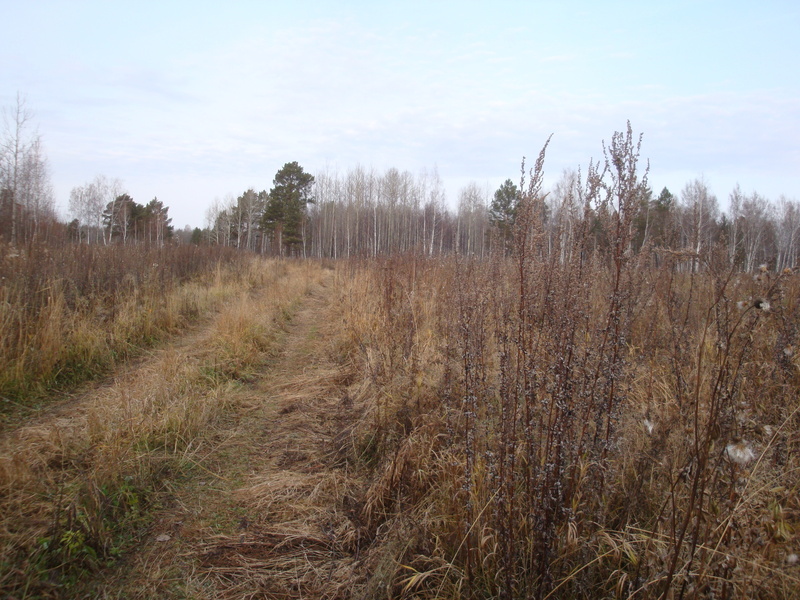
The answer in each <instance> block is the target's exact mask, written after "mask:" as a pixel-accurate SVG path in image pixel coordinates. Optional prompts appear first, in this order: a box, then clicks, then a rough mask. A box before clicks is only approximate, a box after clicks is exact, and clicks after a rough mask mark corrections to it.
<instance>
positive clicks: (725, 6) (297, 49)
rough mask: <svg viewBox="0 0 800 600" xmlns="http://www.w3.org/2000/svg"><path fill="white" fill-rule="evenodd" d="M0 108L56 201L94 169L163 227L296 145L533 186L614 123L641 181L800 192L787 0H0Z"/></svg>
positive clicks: (366, 163)
mask: <svg viewBox="0 0 800 600" xmlns="http://www.w3.org/2000/svg"><path fill="white" fill-rule="evenodd" d="M0 15H2V21H3V23H4V24H3V26H2V33H0V105H2V106H10V105H13V104H14V103H15V102H16V97H17V94H18V93H19V94H20V95H21V96H22V97H24V99H25V100H26V104H27V107H28V108H29V109H30V110H31V111H32V112H33V113H34V116H35V118H34V121H35V123H36V125H37V127H38V132H39V134H40V136H41V138H42V141H43V144H44V149H45V152H46V155H47V158H48V162H49V166H50V171H51V178H52V182H53V186H54V190H55V195H56V203H57V206H58V208H59V209H60V211H61V213H62V215H63V216H64V218H66V217H67V203H68V198H69V193H70V190H71V189H72V188H73V187H75V186H78V185H82V184H85V183H87V182H88V181H90V180H91V179H93V178H94V177H95V176H96V175H99V174H102V175H105V176H107V177H109V178H119V179H121V180H122V182H123V184H124V188H125V190H126V191H127V192H128V193H129V194H130V195H131V196H132V197H133V198H134V200H136V201H137V202H139V203H141V204H145V203H147V202H148V201H149V200H151V199H152V198H153V197H158V199H159V200H161V201H163V202H164V203H165V204H166V205H167V206H169V208H170V215H171V216H172V217H173V224H174V225H175V226H176V227H178V228H181V227H183V226H184V225H190V226H192V227H195V226H199V227H202V226H203V225H204V221H205V214H206V210H207V208H208V206H210V205H211V203H212V202H213V201H214V199H215V198H219V199H222V198H224V197H225V196H227V195H229V194H230V195H233V196H238V195H240V194H241V193H242V192H243V191H245V190H246V189H248V188H250V187H252V188H254V189H256V190H262V189H266V190H269V189H270V187H271V186H272V180H273V178H274V176H275V173H276V171H277V170H278V169H280V168H281V166H283V165H284V164H285V163H287V162H291V161H297V162H299V163H300V164H301V166H303V168H304V169H305V170H306V171H308V172H310V173H312V174H314V173H319V172H322V171H328V172H333V173H337V172H338V173H339V174H341V175H344V174H345V173H346V172H347V171H348V170H349V169H351V168H354V167H356V166H359V165H360V166H363V167H366V168H373V169H375V170H376V171H377V172H379V173H381V172H383V171H385V170H386V169H389V168H397V169H399V170H401V171H406V170H407V171H410V172H411V173H413V174H417V173H420V172H422V171H423V170H427V171H429V172H430V171H431V170H432V169H434V168H435V169H436V170H437V171H438V173H439V176H440V177H441V179H442V181H443V183H444V185H445V187H446V191H447V198H448V201H449V203H450V204H451V205H455V202H456V200H457V197H458V193H459V190H460V189H461V188H462V187H464V186H466V185H467V184H468V183H470V182H473V181H474V182H477V183H478V184H479V185H481V186H485V187H486V188H487V189H488V190H489V191H490V193H491V192H493V190H494V189H496V188H497V187H499V185H500V184H501V183H502V182H503V181H505V180H506V179H508V178H510V179H512V180H514V181H518V180H519V176H520V164H521V161H522V158H523V157H524V156H527V157H528V160H529V163H533V161H534V159H535V157H536V156H537V155H538V153H539V150H540V149H541V148H542V145H543V144H544V142H545V141H546V139H547V138H548V136H550V135H551V134H552V136H553V137H552V141H551V143H550V146H549V147H548V151H547V159H546V162H545V172H546V176H545V184H548V183H550V184H552V183H554V182H555V181H556V180H557V179H558V178H559V177H560V176H561V173H562V172H563V171H564V169H575V168H577V167H579V166H580V167H582V168H583V169H584V170H585V167H586V165H587V164H588V162H589V160H590V159H594V160H597V159H600V158H602V152H603V141H605V142H606V143H608V142H609V141H610V140H611V137H612V135H613V134H614V132H615V131H624V130H625V128H626V124H627V122H628V121H630V123H631V126H632V128H633V131H634V133H636V134H639V133H642V134H643V136H644V138H643V143H642V152H641V156H642V159H643V164H644V161H646V160H649V163H650V173H649V182H650V185H651V187H652V188H653V189H654V190H655V191H656V193H658V192H659V191H660V190H661V189H662V188H663V187H665V186H666V187H668V188H669V189H670V190H671V191H672V192H673V193H676V194H678V193H679V192H680V190H681V189H682V188H683V187H684V186H685V185H686V184H687V183H688V182H689V181H691V180H693V179H695V178H703V179H704V180H705V182H706V183H707V184H708V186H709V187H710V188H711V190H712V192H713V193H714V194H716V195H717V197H718V198H719V200H720V203H721V205H722V206H723V208H724V206H725V203H726V201H727V198H728V195H729V194H730V192H731V191H732V190H733V188H734V186H736V185H737V184H739V185H740V186H741V189H742V191H743V192H745V193H748V194H749V193H752V192H754V191H757V192H758V193H759V194H761V195H762V196H766V197H767V198H770V199H773V200H776V199H777V198H778V197H779V196H781V195H785V196H786V197H788V198H793V199H799V200H800V75H798V73H800V67H799V66H798V60H799V59H800V35H798V31H800V3H798V2H797V1H796V0H790V1H789V0H787V1H772V0H762V1H761V2H752V0H749V1H747V2H741V1H738V0H728V1H725V2H710V1H709V2H706V1H703V0H694V1H683V0H670V2H642V1H636V2H633V1H629V2H613V1H604V2H597V1H596V0H595V1H572V2H571V1H559V2H555V1H533V0H529V1H527V2H510V1H504V0H495V1H493V2H470V1H469V0H461V1H459V2H437V1H436V0H428V1H426V2H416V1H413V0H406V1H403V2H395V1H393V0H382V1H381V2H367V1H362V2H355V1H353V2H348V1H347V0H338V1H333V2H323V1H319V2H308V1H303V0H293V1H291V2H267V1H261V2H236V1H235V0H229V1H228V2H226V3H221V2H202V1H198V0H193V1H191V2H178V1H174V2H171V1H169V0H161V1H159V2H148V1H146V0H140V1H138V2H125V3H123V2H112V1H109V0H106V1H103V2H81V1H80V0H73V1H70V2H45V1H37V0H31V1H29V2H21V1H19V0H13V1H12V0H0Z"/></svg>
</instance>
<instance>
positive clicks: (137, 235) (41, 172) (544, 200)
mask: <svg viewBox="0 0 800 600" xmlns="http://www.w3.org/2000/svg"><path fill="white" fill-rule="evenodd" d="M3 123H4V130H3V137H2V138H0V240H5V241H7V242H9V243H10V246H11V247H16V246H19V245H25V244H30V243H36V242H46V241H50V240H54V239H57V240H72V241H74V242H80V243H87V244H104V245H108V244H111V243H121V244H126V245H127V244H141V243H145V244H148V245H151V244H152V245H157V246H162V245H164V244H165V243H166V242H169V241H171V242H173V243H195V244H212V245H220V246H228V247H234V248H237V249H242V250H250V251H253V252H258V253H261V254H268V255H276V256H295V257H313V258H334V259H336V258H349V257H353V256H358V257H375V256H386V255H392V254H397V253H406V252H416V253H418V254H421V255H425V256H440V255H447V254H466V255H473V256H477V257H485V256H488V255H489V254H491V253H493V252H495V253H496V252H505V253H510V252H511V250H512V245H513V240H512V238H513V231H514V224H515V220H516V212H517V206H518V204H519V202H520V199H521V197H522V195H523V193H527V190H522V189H520V188H519V187H518V185H517V184H516V183H514V182H513V181H512V180H511V179H508V180H506V181H505V182H504V183H503V184H502V185H501V186H500V188H498V189H497V190H495V191H491V190H490V189H489V188H488V187H484V186H481V185H479V184H477V183H474V182H473V183H470V184H469V185H467V186H465V187H464V188H462V189H461V190H460V191H459V193H458V197H457V199H456V202H455V205H454V206H452V205H451V203H449V202H448V200H447V198H446V194H445V189H444V186H443V184H442V181H441V179H440V177H439V174H438V172H437V171H436V170H432V171H423V172H421V173H419V174H417V175H414V174H412V173H410V172H408V171H399V170H398V169H395V168H391V169H388V170H387V171H385V172H382V173H381V172H378V171H376V170H375V169H366V168H364V167H360V166H359V167H355V168H353V169H350V170H349V171H347V172H346V173H344V174H341V173H335V172H334V173H331V172H328V171H326V172H322V173H318V174H317V175H316V176H312V175H311V174H309V173H307V172H306V171H305V170H304V169H303V167H302V166H300V165H299V164H298V163H297V162H289V163H286V164H285V165H284V166H283V167H282V168H281V169H280V170H278V172H277V173H276V175H275V178H274V180H273V186H272V188H271V189H270V190H269V191H267V190H266V189H265V190H262V191H258V192H257V191H256V190H255V189H248V190H246V191H244V192H243V193H242V194H241V195H239V196H238V197H234V196H232V195H230V196H228V197H227V198H226V199H225V200H223V201H219V200H215V201H214V202H213V204H212V205H211V207H210V208H209V209H208V210H207V211H206V224H205V225H206V226H205V228H204V229H200V228H196V229H194V230H193V231H191V230H188V229H186V230H181V231H180V232H175V231H174V228H173V226H172V219H171V218H170V216H169V208H168V207H167V206H166V205H165V204H164V203H163V202H161V201H160V200H158V198H153V199H152V200H150V201H149V202H148V203H147V204H139V203H138V202H136V201H135V200H134V199H133V198H132V197H131V196H130V195H129V194H128V193H127V192H126V191H125V189H124V187H123V184H122V182H121V181H120V180H118V179H109V178H106V177H105V176H102V175H99V176H97V177H95V178H94V179H93V180H92V181H90V182H87V183H85V184H83V185H79V186H76V187H74V188H73V189H72V191H71V193H70V198H69V218H70V219H71V220H70V221H69V223H62V222H60V221H59V219H58V217H57V215H56V211H55V208H54V195H53V190H52V186H51V184H50V177H49V170H48V165H47V159H46V157H45V155H44V152H43V149H42V144H41V139H40V137H39V135H38V133H36V131H35V128H34V127H33V125H32V116H31V113H30V112H29V111H28V109H27V108H26V106H25V102H24V101H23V100H22V99H20V98H17V103H16V105H15V106H13V107H11V108H6V109H4V110H3ZM607 169H608V163H607V161H606V166H605V167H604V168H603V169H598V165H590V166H589V168H588V169H587V171H586V174H585V175H583V176H582V175H581V173H580V171H577V170H567V171H564V172H563V173H562V175H561V177H560V178H559V179H558V181H556V182H555V184H554V185H552V187H551V188H550V189H548V190H539V192H538V193H540V194H541V202H540V203H539V204H538V205H539V206H540V207H541V211H542V215H541V220H542V223H543V225H544V230H545V232H546V239H545V241H546V243H545V245H544V246H543V248H542V249H541V250H540V251H542V252H545V253H551V252H559V253H560V254H561V259H562V260H567V259H568V258H569V257H568V256H566V253H567V252H568V250H567V249H568V248H571V247H572V245H571V243H570V241H571V240H572V239H574V238H575V236H576V235H577V234H578V233H581V235H583V233H585V232H588V233H589V234H590V235H589V238H590V239H591V241H592V246H591V249H594V250H597V249H603V248H604V247H607V246H608V244H609V243H610V241H609V240H610V238H611V237H612V236H613V235H615V233H614V232H613V231H610V230H609V229H608V227H607V225H606V224H607V223H609V222H611V221H613V219H610V217H612V216H613V213H614V211H615V210H619V209H618V207H617V208H615V207H614V205H613V203H610V202H608V200H607V198H608V197H609V190H608V189H607V188H608V186H610V185H613V184H612V183H611V182H610V180H609V179H608V177H607ZM522 170H523V173H522V177H521V179H520V180H523V179H524V178H525V176H526V173H525V167H524V165H523V169H522ZM637 193H638V194H639V201H638V203H637V204H636V206H635V213H634V214H631V215H626V218H628V217H629V218H630V227H631V228H632V231H631V236H630V240H631V242H630V248H628V251H630V252H639V251H640V250H641V249H642V248H647V249H656V250H660V251H662V252H661V254H663V252H681V253H683V254H684V255H685V256H686V257H687V260H686V261H684V262H682V263H681V268H691V269H697V268H699V267H700V265H702V264H703V263H704V261H705V259H706V258H707V254H708V252H710V251H711V249H712V248H715V247H719V246H720V244H721V245H723V246H724V247H725V248H726V249H727V253H728V258H729V260H730V262H731V264H733V265H735V266H737V267H739V268H741V269H742V270H745V271H753V270H755V269H757V268H758V267H759V266H760V265H767V266H768V267H770V268H777V269H784V268H787V267H794V266H795V265H796V264H797V263H798V252H800V204H798V202H797V201H796V200H794V199H789V198H786V197H784V196H781V197H779V198H778V199H777V200H770V199H767V198H765V197H763V196H761V195H760V194H758V193H756V192H753V193H751V194H745V193H744V192H743V191H742V190H741V189H740V188H739V187H738V186H737V187H736V188H735V189H734V190H733V191H732V192H731V193H730V196H729V209H728V211H727V212H723V211H722V210H720V205H719V201H718V199H717V197H716V196H715V195H714V194H713V193H712V191H711V189H710V188H709V186H708V184H707V183H706V181H705V180H703V179H696V180H694V181H691V182H689V183H687V184H686V185H685V186H684V188H683V189H682V190H681V191H680V192H679V193H678V194H677V195H676V194H673V193H672V192H671V191H670V190H669V189H667V188H663V189H662V190H661V191H660V192H659V193H658V194H656V193H654V191H653V190H652V189H651V188H650V187H649V185H648V183H647V178H646V177H645V178H644V179H643V185H642V186H641V189H640V190H639V191H638V192H637ZM176 233H179V234H180V235H177V234H176ZM591 249H590V250H591ZM584 251H586V250H584ZM653 256H654V257H655V260H659V258H658V257H659V256H660V254H659V252H655V253H654V254H653Z"/></svg>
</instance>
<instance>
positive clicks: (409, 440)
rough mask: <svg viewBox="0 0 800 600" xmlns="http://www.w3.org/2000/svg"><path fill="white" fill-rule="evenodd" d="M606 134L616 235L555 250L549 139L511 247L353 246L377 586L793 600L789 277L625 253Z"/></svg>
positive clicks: (393, 591) (359, 440)
mask: <svg viewBox="0 0 800 600" xmlns="http://www.w3.org/2000/svg"><path fill="white" fill-rule="evenodd" d="M608 151H609V154H610V157H609V160H608V163H607V165H606V168H607V169H608V170H609V171H607V172H602V171H601V170H599V169H597V170H592V169H590V171H589V173H588V174H587V177H586V182H585V184H584V186H583V188H582V191H581V194H582V198H581V200H582V202H583V203H585V204H584V205H586V206H589V205H594V206H597V205H600V206H601V207H602V206H604V207H605V209H606V210H605V213H602V212H601V213H600V214H601V217H600V218H601V219H605V221H604V222H603V223H602V225H603V227H604V230H605V232H606V238H605V241H604V244H603V245H597V243H596V237H593V236H592V235H590V234H591V232H589V231H584V232H581V234H580V235H576V236H574V237H573V238H572V242H571V244H573V245H571V246H570V247H569V248H555V249H553V248H548V247H547V245H546V241H545V238H544V233H543V232H544V228H543V226H542V219H543V215H544V211H543V210H541V203H542V202H543V198H542V195H541V193H540V190H539V184H540V182H541V173H542V171H541V163H542V160H543V155H541V156H540V159H539V162H538V163H537V165H536V167H535V168H534V169H533V171H532V173H531V178H530V180H529V186H528V187H527V191H526V196H525V199H524V201H523V202H524V203H525V204H524V205H523V208H522V213H521V216H520V217H519V218H520V219H521V222H522V224H521V226H520V229H519V230H518V232H517V238H516V244H517V246H516V251H515V257H514V258H513V259H510V260H507V259H505V258H502V257H495V258H494V259H493V260H491V261H486V262H479V261H472V260H468V259H457V258H453V259H451V260H447V261H436V262H434V261H424V260H420V259H418V258H413V257H404V258H395V259H392V260H388V261H385V262H383V263H379V264H376V265H372V266H366V265H360V266H359V265H357V264H355V263H354V266H353V267H352V268H353V279H352V281H351V284H350V285H351V286H352V287H351V289H350V291H349V293H348V297H349V298H350V300H351V302H352V309H351V314H350V316H349V318H348V327H349V329H350V340H351V341H350V344H349V351H350V352H351V354H352V356H353V360H356V361H360V364H361V365H362V367H361V368H362V372H363V374H364V377H365V381H366V382H367V383H365V384H364V386H363V389H361V391H360V394H361V396H362V397H363V400H362V403H363V405H364V406H366V407H368V408H367V409H366V410H365V413H364V416H363V418H362V421H361V423H360V425H359V426H358V427H357V428H356V430H355V431H354V432H353V439H354V442H353V457H354V460H356V461H359V462H360V464H362V465H363V466H364V468H370V469H374V474H373V476H372V484H371V486H370V488H369V489H368V490H367V492H366V493H365V497H364V507H363V511H362V512H363V518H364V519H365V521H366V522H367V523H368V524H369V525H368V527H369V530H370V535H371V539H372V540H373V545H372V547H371V549H370V551H369V555H368V558H367V559H366V561H367V564H369V567H368V571H370V573H371V576H370V577H369V579H368V583H367V584H366V588H365V594H366V595H367V596H372V597H377V596H379V595H381V594H385V593H386V590H389V592H388V593H389V595H390V596H393V597H418V598H442V597H446V598H494V597H500V598H542V599H543V598H598V597H620V598H679V597H680V598H710V597H714V598H742V597H760V598H793V597H797V595H798V594H800V572H798V566H797V564H798V563H797V556H798V546H800V536H798V532H797V527H798V520H799V519H800V501H799V500H798V498H800V494H798V491H800V477H799V476H798V473H799V472H800V471H798V464H796V463H797V458H796V457H797V450H798V443H800V437H799V436H798V434H797V432H798V425H800V416H798V409H799V408H800V400H798V398H799V397H800V396H798V385H799V384H800V379H799V378H798V367H800V363H798V360H797V355H796V347H797V346H796V345H797V339H796V338H797V334H798V331H797V326H798V322H800V305H799V304H798V303H799V302H800V280H799V278H798V275H797V274H796V273H795V272H793V271H787V272H784V273H778V274H776V273H770V272H767V271H763V272H761V273H760V274H759V275H758V276H757V277H756V278H753V277H751V276H745V275H740V274H738V273H736V272H735V271H733V270H732V269H731V268H730V266H729V265H728V263H727V259H726V257H725V253H724V251H723V250H722V249H720V251H719V252H717V253H711V254H710V258H709V259H708V260H707V261H706V262H705V264H703V265H702V269H700V270H697V271H696V272H693V271H692V269H684V268H683V267H684V266H685V265H687V264H688V265H692V264H696V262H695V261H696V260H697V257H696V256H694V255H684V254H681V253H662V254H661V255H660V257H659V260H658V261H655V260H652V256H651V254H650V252H651V251H650V250H648V249H644V251H642V252H641V253H639V254H633V253H632V252H631V251H630V247H631V244H630V242H631V239H630V232H631V227H630V220H631V219H632V218H633V215H634V214H635V203H636V202H638V199H639V196H638V193H639V192H638V190H640V189H641V188H640V187H639V186H640V185H641V182H642V179H640V178H638V177H637V173H636V162H637V158H638V145H637V144H636V143H635V140H633V139H632V137H631V135H630V131H629V132H628V135H627V136H625V135H620V136H615V138H614V140H613V142H612V145H611V146H610V148H609V149H608ZM562 250H563V251H562ZM655 264H658V265H660V266H659V267H657V268H656V267H655V266H654V265H655Z"/></svg>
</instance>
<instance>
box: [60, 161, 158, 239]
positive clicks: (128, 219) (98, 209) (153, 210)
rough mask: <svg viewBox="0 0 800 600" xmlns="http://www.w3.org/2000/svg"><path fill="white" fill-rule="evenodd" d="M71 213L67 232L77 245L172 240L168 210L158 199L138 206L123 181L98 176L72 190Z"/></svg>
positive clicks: (70, 198) (70, 199)
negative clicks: (82, 243)
mask: <svg viewBox="0 0 800 600" xmlns="http://www.w3.org/2000/svg"><path fill="white" fill-rule="evenodd" d="M69 211H70V214H71V215H72V216H73V217H74V219H73V220H72V221H70V223H69V226H68V230H69V234H70V237H71V238H72V239H74V240H76V241H78V242H81V241H85V242H86V243H87V244H88V243H92V242H94V243H103V244H108V243H110V242H112V241H118V242H121V243H122V244H130V243H136V242H148V243H150V244H157V245H163V244H164V242H165V241H166V240H168V239H170V238H171V237H172V234H173V227H172V219H171V218H170V217H169V207H167V206H164V203H163V202H161V201H160V200H159V199H158V198H153V199H152V200H151V201H150V202H148V203H147V204H144V205H143V204H139V203H137V202H136V201H134V199H133V198H131V197H130V195H128V194H127V193H126V192H124V191H123V190H122V182H121V181H119V180H118V179H113V180H109V179H108V178H106V177H105V176H103V175H98V176H97V177H95V178H94V180H93V181H91V182H89V183H86V184H85V185H79V186H76V187H74V188H72V191H71V192H70V196H69Z"/></svg>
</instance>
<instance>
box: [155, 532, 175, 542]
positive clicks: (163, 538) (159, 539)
mask: <svg viewBox="0 0 800 600" xmlns="http://www.w3.org/2000/svg"><path fill="white" fill-rule="evenodd" d="M171 539H172V536H171V535H169V534H168V533H162V534H160V535H159V536H158V537H156V541H157V542H168V541H170V540H171Z"/></svg>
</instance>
